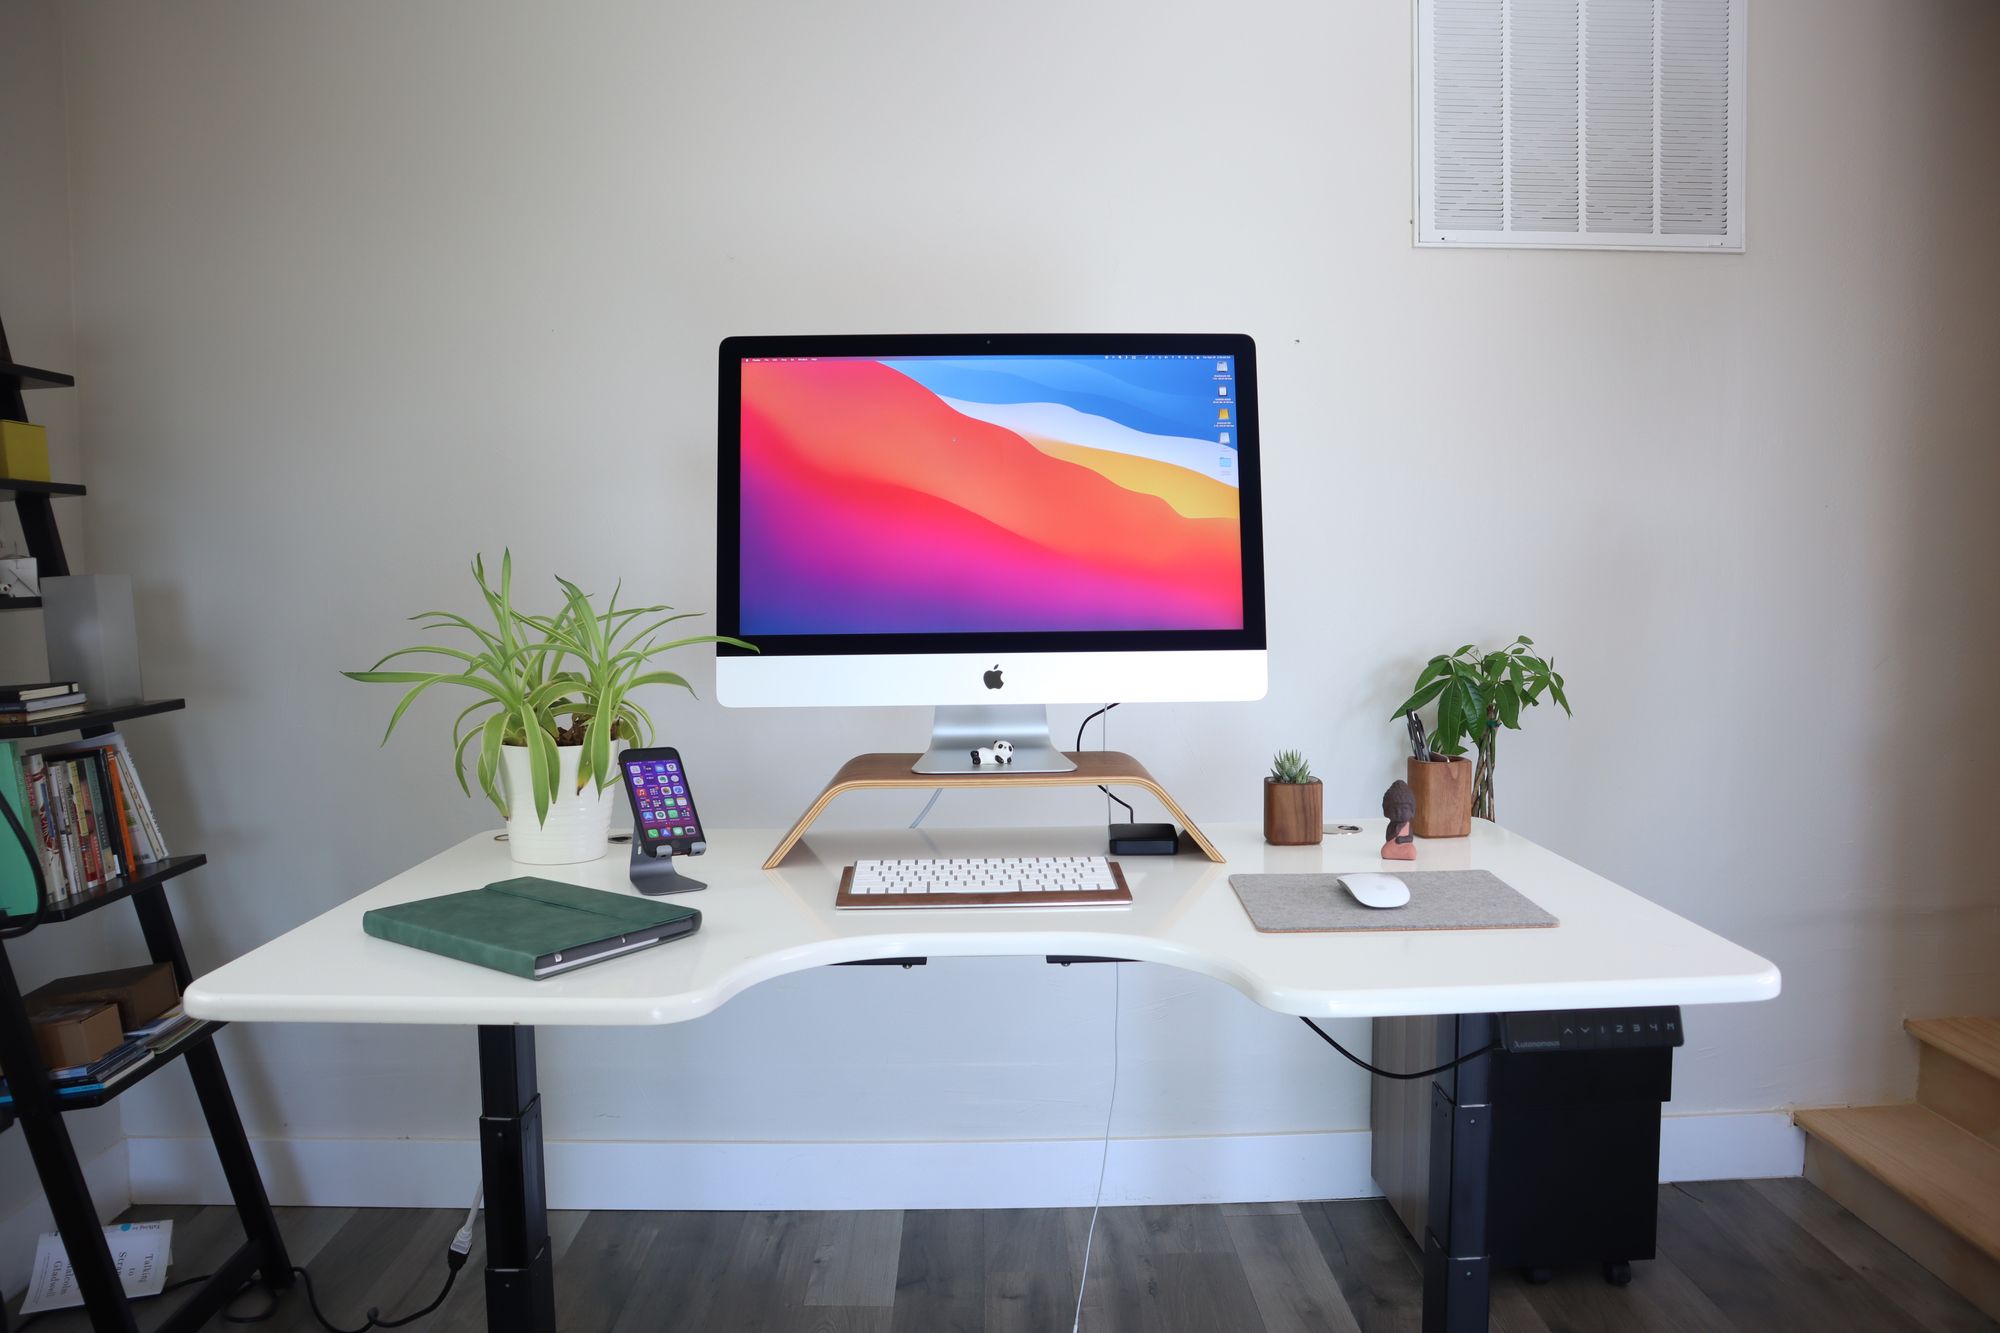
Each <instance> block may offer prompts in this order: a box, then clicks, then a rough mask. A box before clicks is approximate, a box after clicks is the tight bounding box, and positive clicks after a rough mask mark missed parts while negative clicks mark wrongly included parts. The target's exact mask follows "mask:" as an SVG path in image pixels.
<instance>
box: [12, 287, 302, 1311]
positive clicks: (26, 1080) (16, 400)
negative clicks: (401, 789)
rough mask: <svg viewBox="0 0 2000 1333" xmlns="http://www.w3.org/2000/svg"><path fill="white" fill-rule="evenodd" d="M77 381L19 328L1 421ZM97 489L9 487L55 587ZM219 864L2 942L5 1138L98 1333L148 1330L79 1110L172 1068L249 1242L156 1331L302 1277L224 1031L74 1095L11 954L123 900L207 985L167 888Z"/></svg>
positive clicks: (100, 899) (92, 728)
mask: <svg viewBox="0 0 2000 1333" xmlns="http://www.w3.org/2000/svg"><path fill="white" fill-rule="evenodd" d="M75 383H76V381H75V380H74V379H72V378H71V377H70V376H68V375H63V374H59V373H57V372H55V371H52V370H38V369H36V368H34V367H32V366H23V365H19V364H17V363H16V362H15V361H14V358H13V353H12V352H11V351H10V350H9V349H8V346H7V330H6V328H5V327H4V326H0V417H5V418H6V419H7V420H10V421H26V420H27V419H28V415H27V410H26V405H25V403H24V402H23V401H22V396H21V392H22V390H23V389H58V388H67V387H69V386H71V385H73V384H75ZM83 493H84V488H83V487H81V486H76V485H71V484H69V483H65V482H27V481H9V480H4V479H0V500H11V501H12V502H13V504H14V510H15V513H16V514H18V515H19V516H20V520H21V530H22V533H23V535H24V536H25V537H26V538H27V542H28V552H29V554H31V555H33V556H34V557H35V559H36V561H37V563H38V565H39V572H40V573H41V574H42V575H43V576H45V577H46V576H49V575H57V576H60V575H64V574H67V573H69V563H68V561H67V559H66V558H65V557H64V555H63V549H62V538H61V536H60V534H58V533H57V531H56V525H55V510H54V506H53V501H54V500H55V499H56V498H57V497H59V496H76V495H82V494H83ZM40 604H41V599H40V598H34V597H10V598H0V610H5V609H13V610H22V609H28V608H29V607H30V606H39V605H40ZM185 707H187V701H186V700H184V699H151V700H147V701H145V702H142V703H134V704H118V705H111V706H100V707H92V708H86V709H85V710H84V711H83V712H81V713H73V714H71V715H70V716H68V717H58V718H49V719H47V720H44V721H39V722H12V723H6V724H4V725H0V740H29V739H33V738H34V737H37V736H57V735H62V734H63V733H66V732H81V733H82V734H83V735H85V736H101V735H103V734H104V733H106V732H108V731H110V730H111V729H112V728H113V727H114V726H116V725H117V724H118V723H120V722H123V721H126V720H128V719H130V718H135V717H150V716H153V715H155V714H159V713H171V712H176V711H178V710H180V709H182V708H185ZM0 836H12V835H11V833H10V832H9V830H8V829H7V828H6V826H5V825H4V824H0ZM206 864H208V858H207V857H205V856H200V855H193V856H176V857H170V858H168V859H167V860H165V861H160V862H157V863H154V864H152V865H144V866H141V867H139V868H138V870H137V871H136V872H135V873H134V874H132V875H130V876H127V877H125V878H123V879H118V880H113V881H112V882H111V883H109V884H105V885H101V886H99V887H98V888H96V889H94V890H91V891H90V892H89V893H87V894H86V895H85V896H83V897H82V898H76V899H71V900H69V901H67V902H64V903H62V904H59V905H57V906H54V907H51V908H49V909H47V910H46V911H44V912H42V913H41V914H40V915H38V916H37V917H35V918H34V921H33V925H32V926H30V927H29V933H27V934H25V935H17V936H15V937H14V938H12V939H6V938H0V1068H4V1069H5V1070H6V1071H7V1082H8V1091H9V1092H10V1093H11V1094H12V1095H13V1099H14V1100H13V1103H12V1105H10V1106H7V1107H0V1133H4V1132H5V1131H7V1130H8V1129H11V1128H13V1127H14V1126H16V1125H18V1126H20V1129H21V1133H22V1136H23V1137H25V1138H26V1139H27V1141H28V1152H29V1155H30V1156H32V1157H33V1158H34V1161H35V1172H36V1174H37V1175H39V1176H40V1177H41V1181H42V1190H43V1192H44V1193H45V1194H46V1195H47V1196H48V1201H49V1211H50V1212H51V1213H52V1214H54V1216H55V1221H56V1230H57V1231H59V1232H60V1233H61V1234H62V1238H63V1248H64V1249H65V1250H66V1251H67V1252H68V1255H69V1260H70V1265H71V1267H72V1268H73V1269H74V1270H75V1272H76V1279H77V1287H78V1288H79V1290H80V1291H81V1292H82V1294H83V1304H84V1309H85V1310H86V1311H87V1312H88V1314H89V1317H90V1326H91V1328H92V1329H94V1330H95V1331H96V1333H138V1328H139V1325H138V1322H137V1320H136V1319H135V1317H134V1315H133V1312H132V1303H131V1302H130V1301H128V1300H126V1298H125V1288H124V1284H123V1283H122V1282H121V1281H120V1280H119V1277H118V1270H117V1268H116V1266H115V1265H114V1264H113V1263H112V1259H111V1250H110V1248H109V1247H108V1246H107V1245H106V1244H105V1240H104V1231H103V1228H102V1227H100V1226H99V1224H98V1221H97V1208H96V1205H95V1204H93V1203H92V1202H91V1198H90V1186H89V1184H88V1182H87V1181H85V1179H84V1176H83V1168H82V1166H81V1165H80V1164H79V1163H78V1162H77V1159H76V1147H75V1145H74V1144H73V1143H71V1141H70V1137H69V1129H68V1127H67V1126H66V1125H65V1124H64V1123H63V1116H64V1115H65V1114H66V1113H68V1112H70V1111H77V1110H83V1109H85V1108H87V1107H91V1106H102V1105H103V1104H104V1103H106V1102H108V1101H111V1100H113V1099H115V1098H117V1097H119V1096H121V1095H123V1093H124V1092H125V1090H126V1089H127V1088H130V1087H133V1086H135V1085H137V1084H139V1083H141V1082H143V1081H145V1080H146V1079H148V1078H151V1077H152V1076H153V1075H154V1074H156V1073H158V1072H159V1071H160V1070H161V1069H164V1068H165V1067H167V1066H168V1065H172V1064H179V1065H183V1066H185V1067H186V1069H187V1071H188V1077H189V1079H190V1080H192V1082H193V1083H194V1090H195V1096H196V1098H197V1099H198V1100H199V1101H200V1103H201V1112H202V1118H203V1119H204V1120H205V1121H207V1123H208V1134H209V1138H210V1139H212V1140H213V1141H214V1143H215V1152H216V1156H217V1157H219V1158H220V1159H221V1161H222V1174H223V1176H224V1178H225V1179H226V1180H227V1181H228V1182H229V1193H230V1197H231V1198H232V1199H233V1200H234V1201H235V1204H236V1215H237V1217H238V1218H239V1219H240V1220H241V1222H242V1224H243V1232H244V1235H245V1236H246V1237H247V1239H246V1240H245V1241H244V1243H243V1245H242V1246H241V1247H240V1248H239V1249H237V1251H236V1252H235V1253H234V1254H232V1255H230V1256H229V1258H228V1259H226V1260H224V1261H223V1263H222V1264H221V1266H220V1267H218V1268H217V1269H216V1270H215V1272H214V1273H213V1274H211V1275H210V1276H209V1277H208V1278H206V1279H205V1280H203V1281H202V1282H200V1283H199V1284H197V1285H195V1286H193V1287H191V1288H190V1289H189V1290H188V1292H187V1294H186V1295H185V1296H183V1297H182V1298H181V1301H180V1303H179V1304H178V1305H177V1306H175V1307H174V1308H173V1310H172V1311H171V1312H169V1313H168V1314H167V1315H166V1316H165V1318H164V1319H161V1320H159V1321H158V1322H154V1323H153V1324H152V1326H153V1327H154V1328H155V1329H157V1330H161V1331H162V1333H192V1330H195V1329H199V1328H202V1327H204V1326H206V1325H207V1323H208V1322H209V1320H210V1319H211V1318H212V1317H213V1316H215V1315H216V1314H217V1313H219V1312H220V1311H221V1310H222V1308H223V1306H225V1305H226V1304H228V1302H229V1301H230V1299H231V1298H232V1297H234V1296H235V1295H236V1294H237V1293H238V1292H239V1291H241V1290H242V1288H243V1286H244V1284H245V1283H246V1282H248V1281H250V1280H251V1279H252V1278H253V1277H256V1278H259V1279H261V1280H262V1282H263V1283H264V1285H265V1286H267V1287H269V1288H272V1289H273V1290H276V1289H278V1288H281V1287H289V1286H290V1285H291V1284H292V1281H293V1276H292V1260H291V1256H290V1255H289V1254H288V1253H287V1252H286V1250H285V1240H284V1237H283V1236H282V1235H281V1234H280V1233H279V1231H278V1219H277V1215H276V1214H275V1213H273V1212H272V1211H271V1200H270V1196H269V1195H268V1194H267V1193H266V1192H265V1189H264V1180H263V1177H262V1176H261V1175H259V1174H258V1170H257V1159H256V1158H255V1157H254V1156H252V1155H251V1152H250V1140H249V1138H248V1136H246V1135H245V1134H244V1132H243V1118H242V1116H241V1115H240V1114H239V1113H238V1112H237V1109H236V1096H235V1094H234V1093H233V1092H231V1091H230V1088H229V1076H228V1075H227V1074H226V1073H224V1072H223V1068H222V1056H221V1054H220V1053H219V1052H218V1051H217V1050H216V1048H215V1032H216V1029H217V1028H218V1027H220V1026H221V1025H220V1024H219V1023H204V1024H203V1025H202V1026H201V1027H199V1028H197V1029H195V1030H194V1031H192V1032H190V1033H188V1034H187V1035H186V1036H185V1037H184V1038H183V1039H182V1040H180V1041H178V1042H176V1043H175V1044H174V1045H173V1046H171V1047H168V1048H167V1049H166V1050H165V1051H162V1052H160V1053H159V1054H156V1055H155V1056H154V1057H153V1059H152V1060H151V1061H149V1062H148V1063H147V1064H146V1065H145V1066H143V1067H142V1068H140V1069H138V1070H137V1071H135V1072H134V1073H132V1074H130V1075H129V1076H128V1077H126V1078H125V1079H124V1080H122V1081H121V1082H119V1083H117V1084H114V1085H113V1086H111V1087H109V1088H105V1089H103V1090H102V1091H100V1092H95V1093H87V1094H79V1095H76V1096H72V1097H64V1096H62V1095H61V1094H60V1093H59V1092H57V1090H56V1089H55V1088H53V1087H52V1086H50V1084H49V1078H48V1071H47V1070H46V1069H44V1068H43V1066H42V1059H41V1054H40V1052H39V1051H38V1050H37V1048H36V1045H35V1037H34V1032H33V1029H32V1027H31V1026H30V1024H29V1021H28V1011H27V1005H26V1003H25V1002H24V1001H23V999H22V996H21V986H20V982H19V980H18V979H17V977H16V976H15V972H14V963H13V959H12V958H11V957H10V956H9V955H10V953H11V952H12V951H13V950H15V949H24V948H32V947H33V940H34V938H35V935H36V933H39V932H40V931H44V930H53V929H57V928H60V927H61V926H62V925H64V924H65V923H67V922H70V921H73V920H75V919H76V918H78V917H81V916H87V915H89V914H90V913H92V912H95V911H97V910H98V909H99V908H102V907H108V906H110V905H111V904H113V903H120V902H124V903H130V904H131V905H132V910H133V911H134V913H136V914H137V916H138V918H139V930H140V933H141V934H142V935H143V936H144V937H145V941H146V954H147V956H148V957H149V958H151V959H152V960H153V961H154V962H156V963H166V964H169V965H170V966H171V967H172V968H173V971H174V983H175V985H176V987H177V988H178V989H179V990H180V991H181V992H182V993H183V994H185V993H186V992H187V988H188V986H189V984H190V983H191V982H192V981H193V980H194V976H193V973H192V972H191V971H190V970H189V968H188V961H187V951H186V950H185V949H184V948H183V947H182V945H181V936H180V928H179V927H178V926H176V925H175V924H174V913H173V906H172V904H171V903H170V902H169V901H168V899H169V895H168V894H167V892H166V885H167V884H168V883H169V882H170V881H173V880H176V879H178V878H180V877H181V876H183V875H186V874H187V873H188V872H189V871H191V870H196V869H198V868H200V867H202V866H204V865H206ZM0 921H5V922H6V924H7V925H9V926H18V925H19V924H21V923H19V922H16V921H13V920H11V919H7V918H0ZM5 1328H6V1320H5V1315H4V1313H0V1331H4V1329H5Z"/></svg>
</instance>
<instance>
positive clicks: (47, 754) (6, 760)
mask: <svg viewBox="0 0 2000 1333" xmlns="http://www.w3.org/2000/svg"><path fill="white" fill-rule="evenodd" d="M0 799H5V800H6V801H7V803H8V804H9V805H10V806H12V807H13V808H14V810H15V812H16V814H17V815H18V816H20V817H21V820H22V824H23V826H24V827H26V828H27V830H28V832H29V835H30V837H31V839H33V840H37V841H39V843H40V858H41V863H42V876H43V879H44V881H45V882H46V883H47V885H48V894H49V905H50V906H52V907H60V906H62V905H64V904H65V903H68V902H71V901H74V900H76V899H78V898H82V897H86V896H88V895H89V894H90V893H91V892H92V891H94V890H97V889H101V888H103V887H104V886H105V885H107V884H111V883H114V882H116V881H117V880H120V879H124V878H130V877H132V876H135V875H139V874H143V873H144V872H145V870H146V868H147V867H148V866H150V865H152V864H154V863H156V862H159V861H163V860H165V859H166V857H167V855H168V852H167V841H166V838H165V836H164V835H163V834H162V833H161V831H160V823H159V820H158V819H157V818H156V817H155V816H154V814H153V805H152V802H151V801H150V800H148V799H147V797H146V789H145V786H144V784H142V783H141V782H140V780H139V770H138V769H137V767H136V766H135V765H134V764H133V762H132V754H131V751H130V750H128V749H127V748H126V746H125V738H124V737H122V736H120V735H119V734H118V733H117V732H115V731H113V732H107V733H106V734H104V735H102V736H93V737H90V738H88V739H86V740H81V741H72V742H70V743H68V744H65V745H50V746H44V747H42V748H41V749H37V750H23V749H21V748H20V746H19V745H17V744H16V743H14V742H11V741H6V742H0ZM0 831H6V832H9V835H10V836H9V837H7V838H6V839H5V840H4V841H0V910H4V911H5V912H7V913H8V914H9V915H26V914H28V913H31V912H33V911H34V906H35V885H34V878H33V870H32V868H31V866H30V863H29V862H28V860H27V858H26V857H25V856H23V855H22V854H21V848H20V846H19V844H18V842H17V841H16V840H15V839H13V838H12V836H11V831H10V830H0Z"/></svg>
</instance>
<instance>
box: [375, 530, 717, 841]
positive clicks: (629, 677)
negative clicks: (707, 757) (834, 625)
mask: <svg viewBox="0 0 2000 1333" xmlns="http://www.w3.org/2000/svg"><path fill="white" fill-rule="evenodd" d="M472 578H473V581H474V582H475V583H477V584H478V585H479V593H480V596H481V597H482V598H483V599H484V600H485V602H486V609H487V613H488V615H489V616H490V617H491V622H492V623H491V626H490V627H488V626H482V625H479V624H476V623H475V622H473V621H472V620H470V619H468V618H467V617H465V616H462V615H459V614H457V613H456V612H452V611H421V612H419V613H417V614H416V615H414V616H411V617H410V619H411V620H412V621H413V622H415V623H416V624H419V625H421V626H422V627H423V628H424V629H425V630H426V631H453V632H457V633H462V634H465V635H469V636H470V641H469V642H468V643H467V644H466V645H465V646H464V647H452V646H449V645H446V644H436V643H431V644H420V645H418V646H416V647H412V648H400V649H398V650H396V651H395V652H393V653H390V654H388V655H387V656H386V657H384V658H382V659H381V660H380V661H378V662H377V663H376V664H375V665H374V666H373V667H371V668H369V669H368V670H366V671H345V672H342V673H341V674H342V675H344V676H346V677H348V678H349V679H350V680H358V681H364V682H367V683H369V684H385V685H407V686H409V689H408V690H407V691H406V692H405V693H404V695H403V697H402V700H401V701H400V702H399V703H397V705H396V709H395V711H394V712H393V713H391V714H390V715H389V726H388V728H387V730H385V731H384V732H383V733H382V743H383V744H385V745H386V744H388V742H389V737H390V736H392V735H394V734H395V730H396V724H397V723H398V722H400V721H401V720H402V718H403V714H404V713H406V712H407V711H409V707H410V705H411V704H412V703H414V702H416V699H417V696H419V695H421V694H422V693H423V692H424V691H426V690H428V689H430V688H431V687H432V686H434V685H456V686H461V687H463V688H465V689H469V690H471V691H473V692H474V693H475V694H477V695H479V696H480V697H479V698H477V699H474V700H473V701H472V703H470V704H469V705H467V706H466V708H465V709H464V710H463V711H462V712H460V713H459V715H458V717H457V719H456V720H455V721H454V722H453V723H452V732H451V739H452V766H453V770H454V772H455V773H456V774H457V777H458V785H459V787H460V788H462V789H463V790H464V791H465V794H466V795H467V796H470V795H471V794H472V786H471V783H470V782H469V781H468V780H467V777H466V760H467V756H468V753H469V752H470V751H471V750H472V749H473V747H474V744H475V743H477V747H478V757H477V761H476V762H475V763H474V764H473V774H474V776H475V777H476V778H477V780H478V782H479V789H480V790H481V791H482V792H484V793H485V794H486V798H487V799H488V800H490V801H492V802H493V806H494V808H495V809H497V810H498V811H499V812H500V813H501V815H502V816H506V815H507V814H508V813H509V811H508V808H507V799H506V796H505V795H504V794H503V792H502V791H501V782H500V754H501V747H502V746H506V745H518V746H524V747H526V749H527V752H528V774H529V785H530V786H531V787H532V788H533V797H534V802H535V820H536V822H537V823H538V824H539V823H543V822H545V821H546V820H547V818H548V812H549V806H550V804H551V803H552V802H553V801H554V800H555V798H556V796H557V795H558V792H557V790H556V788H557V785H558V783H559V782H560V780H561V779H560V776H559V774H560V768H561V766H560V761H559V757H558V754H557V747H558V746H564V745H580V746H582V747H583V751H584V752H583V755H582V762H581V763H579V764H578V765H577V790H578V791H581V790H582V789H583V784H584V783H586V782H591V781H594V782H595V783H596V784H597V789H598V790H599V791H603V790H604V789H605V788H607V787H609V786H610V785H611V784H612V782H613V781H614V780H615V779H614V775H613V769H612V765H611V758H612V749H613V743H614V742H616V741H625V742H627V743H628V744H634V745H645V744H647V743H648V742H649V741H650V740H651V739H652V735H653V719H652V715H651V714H650V713H648V712H647V711H646V709H645V708H644V707H643V706H641V705H640V704H639V703H638V701H637V700H635V699H633V698H632V692H633V691H634V690H637V689H639V688H640V687H641V686H646V685H678V686H680V687H681V688H682V689H684V690H686V691H688V693H690V694H692V693H694V687H693V686H692V685H690V684H688V682H687V680H686V679H685V678H684V677H682V676H680V675H678V674H676V673H675V672H672V671H664V670H654V669H650V668H651V664H652V662H653V659H655V658H657V657H659V656H660V655H662V654H664V653H669V652H672V651H674V650H675V649H677V648H686V647H690V646H692V645H695V644H701V643H731V644H736V645H737V646H739V647H744V648H749V647H751V645H750V644H746V643H743V642H742V641H741V640H740V639H732V638H727V637H724V636H720V635H713V634H700V635H691V636H688V637H685V638H678V639H670V640H664V641H663V640H662V639H661V638H660V637H659V636H660V633H661V631H662V630H664V629H665V628H666V627H667V626H668V625H671V624H674V623H675V622H677V621H681V620H687V619H690V618H692V617H694V616H695V615H698V614H699V613H698V612H692V611H683V612H678V613H673V614H663V613H671V612H673V608H672V607H669V606H628V607H620V606H619V605H618V594H619V591H621V590H622V585H621V586H620V588H619V589H614V590H613V592H612V594H611V599H610V601H609V602H608V603H607V604H606V606H605V608H604V609H603V610H602V611H599V610H597V609H596V608H595V607H593V606H592V605H591V601H590V597H589V594H587V593H585V592H584V591H583V590H582V589H581V588H579V587H578V586H577V585H576V584H574V583H572V582H570V581H569V580H568V579H564V578H558V579H557V580H556V583H557V585H558V586H559V587H560V588H561V590H562V594H563V605H562V609H561V610H559V611H557V612H556V613H555V614H554V615H536V614H533V613H530V612H526V611H522V610H520V609H518V608H517V607H516V606H515V605H514V591H513V587H514V557H513V553H512V552H511V551H507V552H503V553H502V555H501V557H500V586H499V588H498V589H497V590H496V589H495V588H494V587H493V586H492V585H491V583H490V582H489V581H488V579H487V576H486V562H485V558H484V557H483V556H480V557H475V558H474V559H473V562H472ZM424 656H430V657H442V658H446V659H448V660H449V661H450V662H452V663H454V665H452V666H448V667H444V668H442V669H438V670H430V671H423V670H409V669H403V668H398V669H393V670H385V669H384V668H386V667H388V665H389V663H391V662H394V661H396V660H398V659H399V658H407V657H424ZM565 718H567V719H568V720H567V721H566V722H565V721H564V720H563V719H565Z"/></svg>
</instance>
